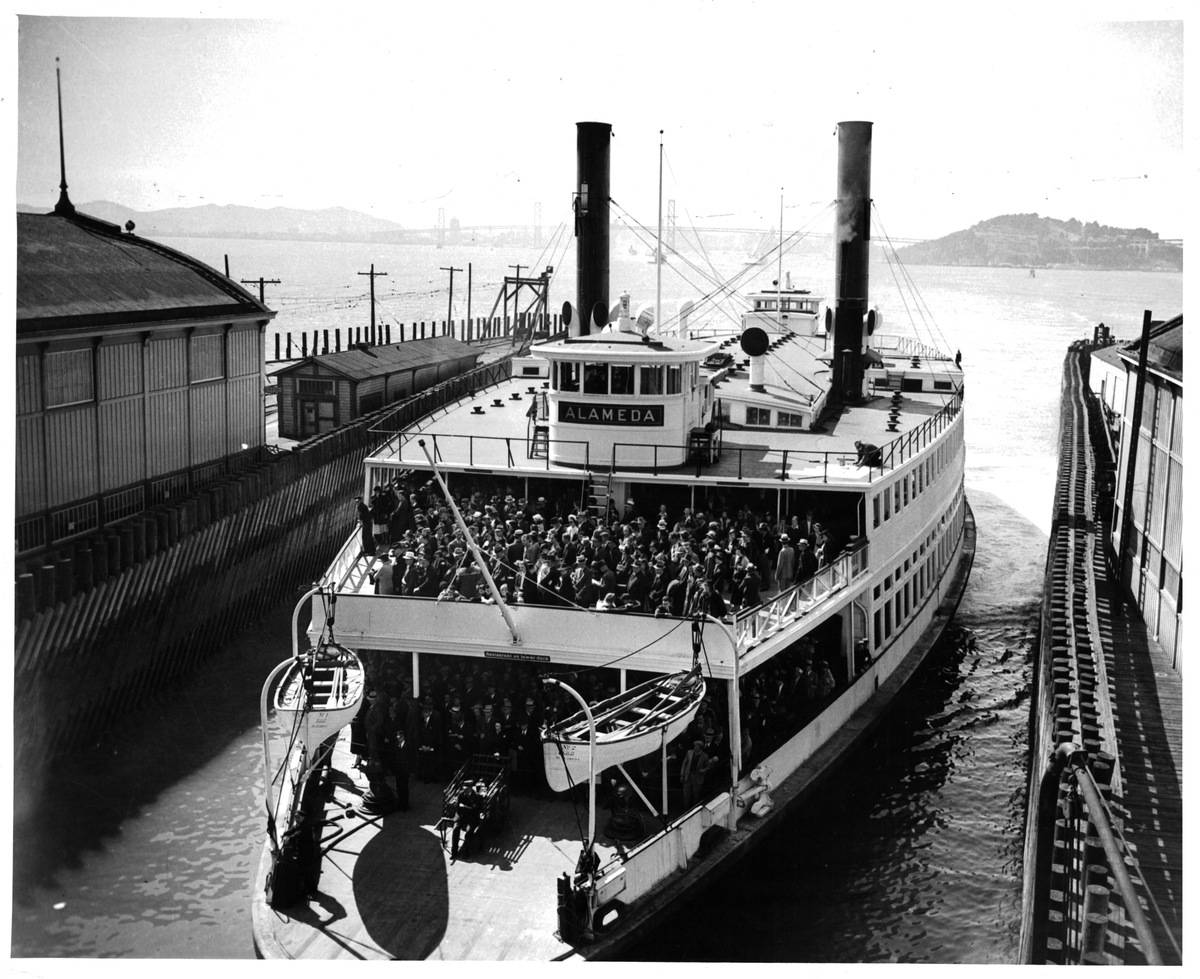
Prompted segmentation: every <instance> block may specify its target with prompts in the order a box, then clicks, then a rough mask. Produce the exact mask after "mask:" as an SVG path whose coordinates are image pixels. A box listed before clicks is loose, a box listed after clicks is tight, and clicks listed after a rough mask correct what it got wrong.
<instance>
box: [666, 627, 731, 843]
mask: <svg viewBox="0 0 1200 979" xmlns="http://www.w3.org/2000/svg"><path fill="white" fill-rule="evenodd" d="M707 618H708V620H709V621H710V622H712V623H714V624H715V625H716V626H717V628H718V629H720V630H721V631H722V632H723V633H725V638H727V639H728V640H729V648H730V649H731V650H732V651H733V679H731V680H728V681H727V682H728V684H729V692H728V695H727V696H726V698H725V700H726V704H727V707H728V713H727V719H726V724H727V725H728V727H729V829H730V831H733V830H735V829H737V821H738V797H737V787H738V777H739V775H740V774H741V769H742V702H741V689H740V688H741V679H742V677H741V662H740V661H739V659H738V646H737V640H736V639H735V638H734V636H733V633H732V632H731V631H730V630H729V627H728V626H727V625H725V623H724V622H722V621H721V620H720V619H716V618H713V617H712V616H711V615H709V616H707ZM664 761H665V759H664ZM664 771H665V765H664ZM663 778H664V779H665V778H666V776H665V775H664V776H663Z"/></svg>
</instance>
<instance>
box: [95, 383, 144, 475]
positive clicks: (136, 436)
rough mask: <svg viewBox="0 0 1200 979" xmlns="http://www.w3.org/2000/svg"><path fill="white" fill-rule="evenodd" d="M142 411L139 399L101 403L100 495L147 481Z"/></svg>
mask: <svg viewBox="0 0 1200 979" xmlns="http://www.w3.org/2000/svg"><path fill="white" fill-rule="evenodd" d="M144 410H145V409H144V408H143V405H142V398H141V396H140V395H137V396H134V397H131V398H121V399H118V400H114V401H102V402H101V403H100V492H102V493H107V492H110V491H112V490H116V489H121V488H122V487H124V486H128V485H129V484H130V483H138V482H141V481H142V480H143V479H145V478H146V459H145V454H146V448H145V434H146V426H145V420H144V418H143V417H142V415H143V411H144Z"/></svg>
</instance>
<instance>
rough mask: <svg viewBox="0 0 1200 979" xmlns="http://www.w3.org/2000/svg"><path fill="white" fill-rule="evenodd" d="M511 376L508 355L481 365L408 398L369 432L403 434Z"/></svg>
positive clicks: (509, 357)
mask: <svg viewBox="0 0 1200 979" xmlns="http://www.w3.org/2000/svg"><path fill="white" fill-rule="evenodd" d="M510 377H512V355H511V354H510V355H509V356H507V357H504V358H503V359H501V360H497V361H494V362H492V363H490V364H484V365H483V366H482V367H475V368H473V369H472V370H469V371H466V372H465V373H463V374H459V375H458V376H457V377H451V378H447V379H446V380H444V381H442V382H441V383H440V384H435V385H434V386H433V387H431V388H426V389H425V390H424V391H422V392H420V393H419V394H414V395H413V396H412V397H411V398H408V399H407V400H405V401H402V402H401V403H400V404H398V405H397V406H396V408H395V410H393V411H391V412H389V413H388V414H386V415H384V416H383V417H382V418H380V419H379V420H378V421H376V422H375V424H374V425H372V426H371V428H370V429H369V431H371V432H373V433H375V434H377V435H395V434H396V433H397V432H402V431H404V430H405V429H406V428H408V427H409V426H410V425H412V424H413V423H414V422H415V421H418V420H419V419H421V418H424V417H425V416H426V415H431V414H433V413H434V412H435V411H437V410H438V409H439V408H445V407H447V406H448V405H451V404H453V403H455V402H456V401H459V400H460V399H462V398H470V397H474V396H475V394H476V393H477V392H479V391H482V390H483V389H484V388H488V387H491V386H492V385H493V384H501V383H503V382H504V381H507V380H508V379H509V378H510Z"/></svg>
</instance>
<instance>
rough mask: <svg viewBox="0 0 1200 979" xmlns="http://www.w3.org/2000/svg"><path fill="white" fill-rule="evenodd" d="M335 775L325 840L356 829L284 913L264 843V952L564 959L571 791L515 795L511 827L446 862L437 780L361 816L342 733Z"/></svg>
mask: <svg viewBox="0 0 1200 979" xmlns="http://www.w3.org/2000/svg"><path fill="white" fill-rule="evenodd" d="M333 771H334V779H333V781H334V792H333V799H332V800H331V801H330V802H328V803H327V805H326V810H325V812H326V818H327V819H329V820H331V821H332V823H331V825H330V826H329V827H328V828H327V829H326V831H325V833H324V836H325V838H326V839H331V838H332V837H333V836H334V835H335V834H336V833H339V832H346V831H347V830H353V832H346V835H345V837H344V838H343V839H341V840H340V841H339V842H337V843H336V844H335V845H334V846H332V847H331V849H330V850H329V851H328V852H327V853H326V854H325V857H324V859H323V861H322V864H321V879H320V885H319V889H318V892H317V895H316V897H315V898H313V899H312V900H310V901H309V902H308V903H307V904H306V905H301V906H299V907H297V908H294V909H291V910H290V911H275V910H272V909H271V908H269V907H268V906H267V904H266V901H265V900H264V898H263V882H264V880H265V875H266V869H267V866H268V865H269V860H270V857H269V852H268V851H267V850H266V848H264V853H263V857H262V862H261V864H260V866H259V869H258V874H257V880H256V882H255V885H254V886H255V892H254V908H253V916H254V937H255V946H256V951H257V952H258V954H259V955H260V956H262V957H264V958H305V959H344V958H350V959H447V960H465V959H481V960H490V961H496V960H502V959H505V960H507V959H537V960H543V961H545V960H549V959H554V958H557V957H560V956H562V955H564V954H567V953H570V952H571V947H570V946H569V945H566V944H564V943H563V942H561V941H559V940H558V938H557V936H556V934H555V933H556V931H557V928H558V922H557V917H556V915H557V908H556V896H555V880H556V879H557V878H558V877H559V876H561V875H562V874H563V873H571V872H573V871H574V869H575V863H576V861H577V860H578V858H579V853H580V825H581V824H580V820H582V825H583V826H584V827H586V824H587V807H586V803H584V804H582V805H581V806H580V813H579V815H578V818H577V814H576V810H575V806H574V805H573V804H572V802H571V801H570V799H569V798H568V797H567V796H554V797H551V796H550V795H549V794H548V793H542V794H532V793H520V792H514V794H513V797H512V801H511V806H510V808H509V813H508V818H507V820H506V821H505V822H504V823H503V824H501V825H500V826H499V827H498V828H497V829H495V830H492V831H489V830H484V831H483V832H481V833H480V834H479V836H478V837H477V839H476V845H475V846H474V848H473V849H472V850H471V851H469V852H468V853H467V854H466V855H465V856H461V857H460V858H459V859H458V860H456V861H454V862H451V860H450V854H449V836H448V835H447V837H446V844H445V846H443V843H442V837H441V834H440V833H439V830H438V820H439V818H440V816H441V814H442V788H443V784H442V782H441V781H438V782H421V781H419V780H417V779H412V780H410V789H409V795H410V799H409V801H410V807H409V809H408V811H398V812H393V813H390V814H388V815H386V816H382V817H378V816H375V817H372V816H366V815H365V814H363V813H361V812H359V810H358V806H359V805H360V804H361V802H362V798H363V795H364V794H365V793H366V791H367V779H366V776H365V775H364V774H363V773H362V772H361V771H359V770H357V769H356V768H355V767H354V756H353V755H352V754H351V753H350V751H349V729H348V728H347V729H346V731H345V732H343V735H342V737H341V738H339V740H338V743H337V746H336V747H335V749H334V753H333ZM357 826H361V828H355V827H357ZM535 827H536V831H535V829H534V828H535ZM596 850H597V852H598V853H599V855H600V859H601V860H602V861H604V862H607V861H608V860H609V859H611V858H612V857H613V856H614V855H615V853H616V850H615V849H614V848H613V847H612V846H609V845H606V844H605V842H604V838H603V835H602V834H601V836H600V839H599V841H598V844H597V847H596ZM498 925H500V926H499V927H498Z"/></svg>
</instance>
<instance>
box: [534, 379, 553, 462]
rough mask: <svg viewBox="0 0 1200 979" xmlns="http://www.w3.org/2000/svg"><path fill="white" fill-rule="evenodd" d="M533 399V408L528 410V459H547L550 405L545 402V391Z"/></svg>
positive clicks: (548, 454)
mask: <svg viewBox="0 0 1200 979" xmlns="http://www.w3.org/2000/svg"><path fill="white" fill-rule="evenodd" d="M533 397H534V402H533V406H532V407H531V408H530V410H529V427H530V429H531V430H532V435H531V436H530V437H529V458H530V459H538V458H549V457H550V405H549V403H548V402H547V400H546V392H545V391H539V392H537V393H536V394H535V395H534V396H533Z"/></svg>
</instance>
